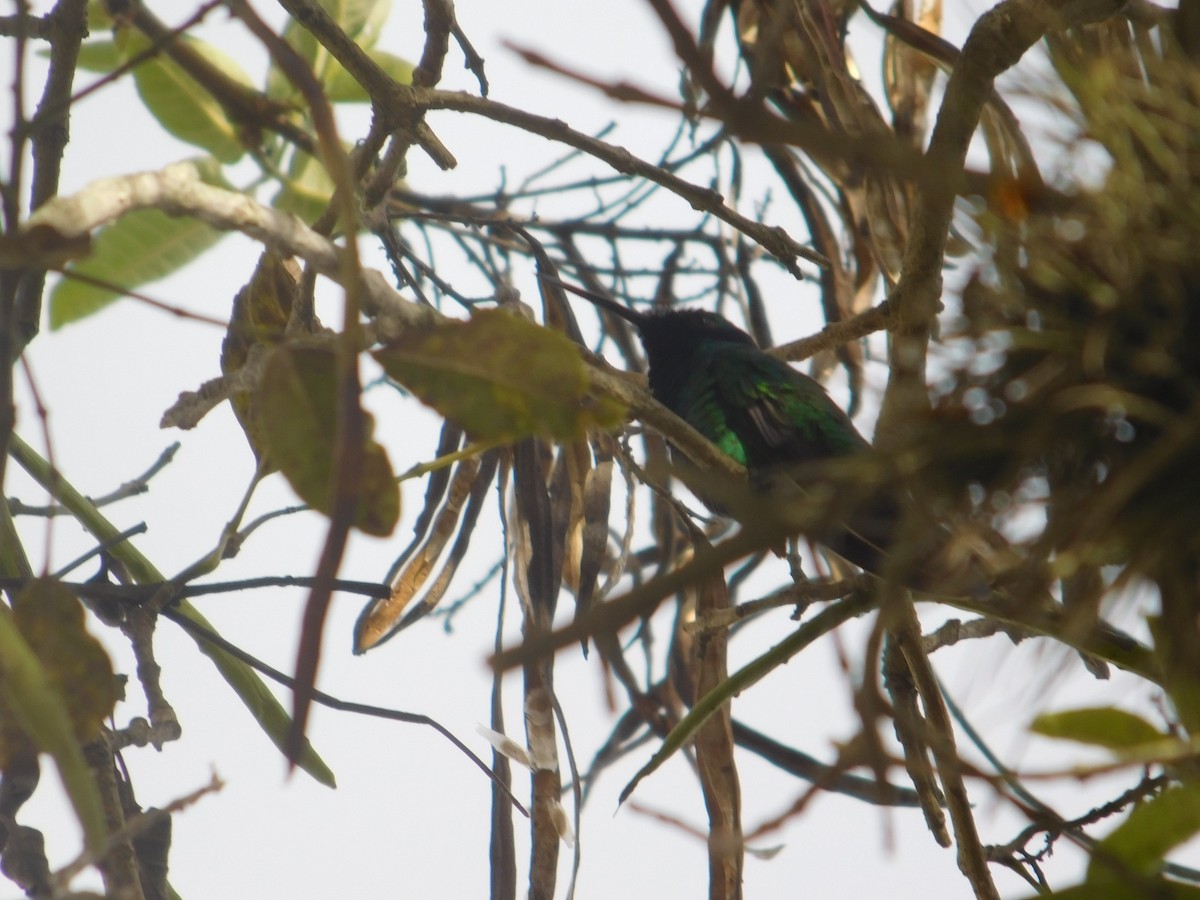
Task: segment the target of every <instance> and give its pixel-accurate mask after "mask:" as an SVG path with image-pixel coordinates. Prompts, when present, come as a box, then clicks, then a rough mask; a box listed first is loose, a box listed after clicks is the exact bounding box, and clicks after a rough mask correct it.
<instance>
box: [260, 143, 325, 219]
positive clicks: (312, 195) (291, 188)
mask: <svg viewBox="0 0 1200 900" xmlns="http://www.w3.org/2000/svg"><path fill="white" fill-rule="evenodd" d="M332 196H333V179H331V178H330V177H329V173H328V172H326V171H325V166H323V165H322V164H321V162H320V160H318V159H316V158H314V157H312V156H309V155H308V154H307V153H305V152H304V151H303V150H294V151H293V152H292V154H291V160H290V161H289V163H288V169H287V174H286V175H285V176H284V178H283V187H282V188H280V189H279V193H277V194H276V195H275V197H274V198H273V199H272V200H271V205H272V206H274V207H275V208H276V209H278V210H281V211H283V212H290V213H293V214H294V215H295V216H296V217H297V218H298V219H300V220H301V221H303V222H308V223H312V222H315V221H316V220H317V219H318V218H320V216H321V215H322V214H323V213H324V212H325V210H326V208H327V207H328V206H329V199H330V198H331V197H332Z"/></svg>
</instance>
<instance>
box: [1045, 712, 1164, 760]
mask: <svg viewBox="0 0 1200 900" xmlns="http://www.w3.org/2000/svg"><path fill="white" fill-rule="evenodd" d="M1030 730H1031V731H1033V732H1034V733H1035V734H1040V735H1044V736H1045V737H1052V738H1061V739H1063V740H1068V741H1078V742H1079V743H1081V744H1095V745H1098V746H1100V747H1107V748H1108V749H1110V750H1126V749H1129V748H1131V747H1137V746H1139V745H1141V744H1149V743H1154V742H1157V741H1164V740H1170V735H1167V734H1163V733H1162V732H1161V731H1159V730H1158V729H1157V728H1155V727H1154V726H1153V725H1151V724H1150V723H1149V722H1147V721H1146V720H1145V719H1143V718H1141V717H1140V716H1136V715H1134V714H1133V713H1131V712H1126V711H1125V710H1123V709H1116V708H1114V707H1111V706H1102V707H1094V708H1090V709H1072V710H1067V711H1065V712H1058V713H1045V714H1044V715H1040V716H1038V717H1037V718H1036V719H1034V721H1033V724H1032V725H1031V726H1030Z"/></svg>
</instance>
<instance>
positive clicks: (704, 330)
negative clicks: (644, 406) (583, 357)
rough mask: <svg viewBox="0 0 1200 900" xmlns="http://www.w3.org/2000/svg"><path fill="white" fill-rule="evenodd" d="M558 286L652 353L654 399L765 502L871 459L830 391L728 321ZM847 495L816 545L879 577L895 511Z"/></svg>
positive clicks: (892, 502)
mask: <svg viewBox="0 0 1200 900" xmlns="http://www.w3.org/2000/svg"><path fill="white" fill-rule="evenodd" d="M558 284H559V285H560V286H562V287H563V288H565V289H567V290H569V291H571V292H572V293H574V294H578V295H579V296H581V297H583V298H584V299H586V300H588V301H589V302H591V303H593V304H595V305H596V306H599V307H600V308H602V309H605V310H607V311H608V312H611V313H612V314H613V315H615V316H618V317H620V318H622V319H624V320H625V321H627V322H629V323H630V324H632V325H633V326H634V328H635V329H636V330H637V333H638V336H639V338H640V340H641V344H642V347H643V348H644V349H645V351H646V360H647V363H648V365H649V383H650V393H651V394H652V395H653V397H654V399H656V400H657V401H658V402H659V403H661V404H662V405H663V406H665V407H666V408H667V409H669V410H671V411H672V412H673V413H675V414H676V415H677V416H679V417H680V418H681V419H683V420H684V421H685V422H687V423H688V424H689V425H691V426H692V427H693V428H695V429H696V430H697V431H699V432H700V433H701V434H702V435H704V436H705V437H706V438H708V440H709V441H711V442H712V443H713V444H715V445H716V446H717V448H718V449H720V450H721V451H722V452H723V453H725V454H726V455H727V456H729V457H730V458H732V459H733V460H735V461H736V462H738V463H740V464H741V465H743V466H745V467H746V469H747V472H748V473H749V475H750V479H751V482H752V484H753V485H754V486H755V487H757V488H758V489H759V493H760V495H761V496H770V497H774V496H779V494H778V493H777V491H776V488H778V487H780V486H781V484H782V483H783V481H784V480H800V481H801V482H803V481H804V480H805V477H806V476H807V477H808V478H812V477H818V478H819V477H820V473H821V469H822V466H823V465H827V464H829V463H836V462H839V461H844V460H853V459H854V458H856V457H864V456H866V455H867V454H868V453H870V451H871V444H870V443H869V442H868V441H867V439H866V438H864V437H863V436H862V434H860V433H859V431H858V429H857V428H855V426H854V423H853V422H852V421H851V420H850V417H849V416H848V415H846V413H845V412H844V411H843V410H842V408H841V407H839V406H838V405H837V404H836V403H835V402H834V401H833V399H832V398H830V396H829V394H828V393H827V392H826V390H825V388H824V386H822V385H821V384H820V383H819V382H817V381H816V380H814V379H812V378H809V377H808V376H807V375H805V374H803V373H802V372H799V371H798V370H796V369H794V368H792V366H790V365H789V364H788V363H787V362H785V361H783V360H781V359H778V358H777V357H775V356H772V355H771V354H769V353H766V352H764V351H763V350H762V349H761V348H759V346H758V345H757V344H756V343H755V341H754V339H753V338H752V337H751V336H750V335H749V334H747V333H746V332H745V331H743V330H742V329H740V328H738V327H737V326H736V325H734V324H733V323H732V322H730V321H729V320H728V319H725V318H724V317H722V316H720V315H718V314H716V313H713V312H708V311H706V310H698V309H665V308H664V309H655V310H653V311H650V312H639V311H636V310H633V309H630V308H628V307H626V306H623V305H621V304H619V303H617V302H615V301H614V300H611V299H610V298H608V297H605V296H603V295H601V294H596V293H593V292H591V291H585V290H583V289H582V288H577V287H575V286H573V285H569V284H567V283H565V282H558ZM793 493H794V491H793ZM699 494H700V499H701V500H704V501H705V503H706V504H707V505H708V506H710V507H712V508H713V509H714V510H715V511H717V512H724V509H723V508H722V507H723V506H724V504H723V503H722V502H721V501H720V499H714V498H711V497H708V496H705V495H704V491H703V489H702V488H701V490H700V491H699ZM846 494H847V496H846V497H845V498H843V499H847V500H849V502H848V503H846V502H842V503H838V504H837V507H838V508H837V510H836V513H837V518H838V519H839V521H837V522H835V523H832V524H831V526H830V527H828V528H824V529H821V530H820V531H819V533H817V534H814V535H811V536H812V537H814V538H816V539H818V541H819V542H820V543H821V544H822V545H823V546H825V547H826V548H827V549H829V550H832V551H834V552H835V553H836V554H837V555H838V556H840V557H842V558H844V559H846V560H848V561H849V562H851V563H853V564H854V565H856V566H858V567H859V568H861V569H864V570H866V571H868V572H872V573H873V574H877V575H880V574H882V569H883V566H884V564H885V562H886V548H887V547H888V546H889V544H890V543H891V540H892V536H893V532H894V531H895V529H896V527H897V523H898V521H899V519H900V507H899V504H898V502H897V500H896V498H895V497H894V496H893V495H891V494H889V493H887V492H883V491H872V492H870V494H868V495H866V496H863V492H862V491H861V490H860V491H857V492H856V491H854V490H850V491H848V492H846ZM735 518H736V515H735Z"/></svg>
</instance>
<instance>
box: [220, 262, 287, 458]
mask: <svg viewBox="0 0 1200 900" xmlns="http://www.w3.org/2000/svg"><path fill="white" fill-rule="evenodd" d="M299 280H300V269H299V266H297V265H296V263H295V262H294V261H293V260H288V259H284V258H282V257H281V256H280V255H279V254H278V253H276V252H275V251H273V250H267V251H266V252H265V253H263V255H262V256H261V257H260V258H259V261H258V265H257V266H256V267H255V269H254V274H253V275H252V276H251V278H250V281H249V283H247V285H246V286H245V287H244V288H242V289H241V290H240V291H238V293H237V296H236V297H234V298H233V313H232V314H231V315H230V317H229V330H228V331H227V332H225V340H224V341H222V342H221V372H222V373H223V374H225V375H230V374H232V373H233V372H236V371H237V370H238V369H240V368H241V367H242V366H244V365H245V364H246V360H247V358H248V357H249V355H250V350H251V348H253V347H255V346H256V345H273V344H278V343H279V342H281V341H282V340H283V336H284V331H285V330H286V329H287V324H288V319H289V318H290V317H291V314H292V304H293V303H294V302H295V299H296V290H297V285H298V283H299ZM230 405H231V406H232V407H233V413H234V415H235V416H237V420H238V424H239V425H241V426H242V431H243V432H244V433H245V435H246V440H247V441H249V442H250V449H251V450H253V451H254V455H255V457H256V458H257V459H258V460H259V461H260V462H261V461H262V460H263V456H264V447H263V442H262V437H261V434H260V427H259V423H258V416H257V414H256V413H255V407H254V403H253V398H252V397H251V396H250V394H249V393H248V392H247V393H239V394H235V395H234V396H233V397H232V398H231V399H230Z"/></svg>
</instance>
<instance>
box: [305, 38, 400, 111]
mask: <svg viewBox="0 0 1200 900" xmlns="http://www.w3.org/2000/svg"><path fill="white" fill-rule="evenodd" d="M367 55H368V56H370V57H371V59H373V60H375V62H377V63H379V67H380V68H381V69H383V70H384V71H385V72H387V73H388V75H390V76H392V79H393V80H395V81H398V82H400V83H401V84H412V76H413V70H414V69H415V68H416V67H415V66H414V65H413V64H412V63H410V62H409V61H408V60H407V59H401V58H400V57H399V56H396V54H394V53H388V52H387V51H386V50H369V51H368V52H367ZM325 93H326V94H327V95H328V97H329V99H330V100H331V101H332V102H334V103H367V102H369V101H370V99H371V98H370V96H368V95H367V92H366V91H365V90H364V89H363V86H362V85H361V84H359V83H358V82H357V81H355V80H354V79H353V78H352V77H350V73H349V72H347V71H346V70H345V69H343V68H342V67H341V65H340V64H338V63H337V62H336V61H335V62H334V64H333V65H332V66H330V72H329V75H328V77H327V78H326V79H325Z"/></svg>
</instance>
